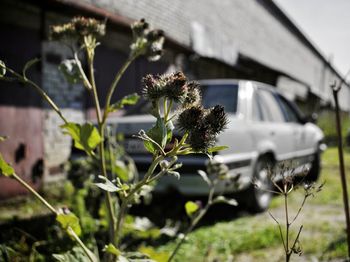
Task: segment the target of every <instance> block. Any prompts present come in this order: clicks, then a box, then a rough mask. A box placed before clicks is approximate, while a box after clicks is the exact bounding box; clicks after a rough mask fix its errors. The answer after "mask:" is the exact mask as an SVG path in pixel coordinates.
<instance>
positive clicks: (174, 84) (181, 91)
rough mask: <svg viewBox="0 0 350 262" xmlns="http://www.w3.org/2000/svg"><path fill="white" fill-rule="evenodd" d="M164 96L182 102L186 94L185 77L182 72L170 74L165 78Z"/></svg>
mask: <svg viewBox="0 0 350 262" xmlns="http://www.w3.org/2000/svg"><path fill="white" fill-rule="evenodd" d="M165 82H166V85H165V96H166V97H167V98H168V99H170V100H173V101H174V102H177V103H179V102H183V101H184V99H185V98H186V95H187V90H188V88H187V85H186V77H185V75H184V74H183V73H182V72H177V73H174V74H171V75H169V76H167V77H166V78H165Z"/></svg>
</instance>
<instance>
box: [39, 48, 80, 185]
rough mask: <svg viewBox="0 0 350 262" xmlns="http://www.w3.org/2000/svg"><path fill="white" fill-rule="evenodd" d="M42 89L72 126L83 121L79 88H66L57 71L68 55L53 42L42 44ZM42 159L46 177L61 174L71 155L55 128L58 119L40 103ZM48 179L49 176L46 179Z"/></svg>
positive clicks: (67, 139) (68, 143)
mask: <svg viewBox="0 0 350 262" xmlns="http://www.w3.org/2000/svg"><path fill="white" fill-rule="evenodd" d="M42 57H43V60H42V61H43V63H42V87H43V89H44V90H45V91H46V92H47V94H48V95H49V96H50V97H51V98H52V100H53V101H54V102H55V103H56V104H57V106H58V107H59V108H61V109H62V113H63V115H64V116H65V117H66V118H67V119H68V121H72V122H78V123H79V122H82V121H83V120H84V119H85V115H84V113H83V110H84V104H83V103H84V88H83V86H82V85H81V84H75V85H71V84H68V83H67V81H66V80H65V78H64V77H63V74H62V73H61V72H60V71H59V70H58V65H59V62H60V61H62V60H64V59H67V58H69V57H71V51H70V50H69V49H68V48H66V47H64V46H62V45H60V44H58V43H54V42H43V43H42ZM43 107H44V109H43V110H44V124H43V129H44V130H43V132H44V136H43V141H44V159H45V168H46V171H47V172H48V173H50V175H55V174H61V172H62V168H61V165H62V164H63V163H65V162H66V161H67V160H68V158H69V156H70V153H71V143H72V141H71V138H70V137H69V136H67V135H64V134H62V130H61V129H60V128H59V126H60V125H62V124H63V121H62V119H61V118H60V117H59V116H58V115H57V114H56V112H55V111H53V110H52V109H51V108H50V107H49V105H48V104H47V103H46V102H44V105H43ZM47 179H52V176H47Z"/></svg>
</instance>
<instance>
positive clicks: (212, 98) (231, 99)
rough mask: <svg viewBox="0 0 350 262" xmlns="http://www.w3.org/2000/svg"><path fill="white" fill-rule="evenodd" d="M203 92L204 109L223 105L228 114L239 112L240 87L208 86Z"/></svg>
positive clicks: (204, 87)
mask: <svg viewBox="0 0 350 262" xmlns="http://www.w3.org/2000/svg"><path fill="white" fill-rule="evenodd" d="M202 92H203V93H202V98H203V106H204V107H206V108H209V107H214V106H216V105H222V106H223V107H224V108H225V111H226V112H228V113H236V112H237V100H238V99H237V97H238V85H207V86H203V88H202Z"/></svg>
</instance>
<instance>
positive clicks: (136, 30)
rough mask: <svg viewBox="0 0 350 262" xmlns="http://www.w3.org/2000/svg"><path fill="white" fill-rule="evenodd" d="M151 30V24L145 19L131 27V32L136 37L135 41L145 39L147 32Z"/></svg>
mask: <svg viewBox="0 0 350 262" xmlns="http://www.w3.org/2000/svg"><path fill="white" fill-rule="evenodd" d="M148 28H149V24H148V23H147V22H146V21H145V19H143V18H142V19H141V20H140V21H137V22H135V23H133V24H132V25H131V30H132V33H133V36H134V40H136V39H137V38H138V37H143V36H145V35H146V32H147V30H148Z"/></svg>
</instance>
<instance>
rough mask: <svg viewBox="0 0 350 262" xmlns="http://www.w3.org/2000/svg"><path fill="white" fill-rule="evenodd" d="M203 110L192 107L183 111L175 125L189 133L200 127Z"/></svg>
mask: <svg viewBox="0 0 350 262" xmlns="http://www.w3.org/2000/svg"><path fill="white" fill-rule="evenodd" d="M204 112H205V111H204V109H203V107H200V106H193V107H190V108H187V109H185V110H184V111H182V113H181V114H180V115H179V117H178V120H177V125H178V126H179V128H180V129H181V130H183V131H187V132H191V131H193V130H194V129H196V127H197V126H199V125H201V120H202V119H203V117H204Z"/></svg>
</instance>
